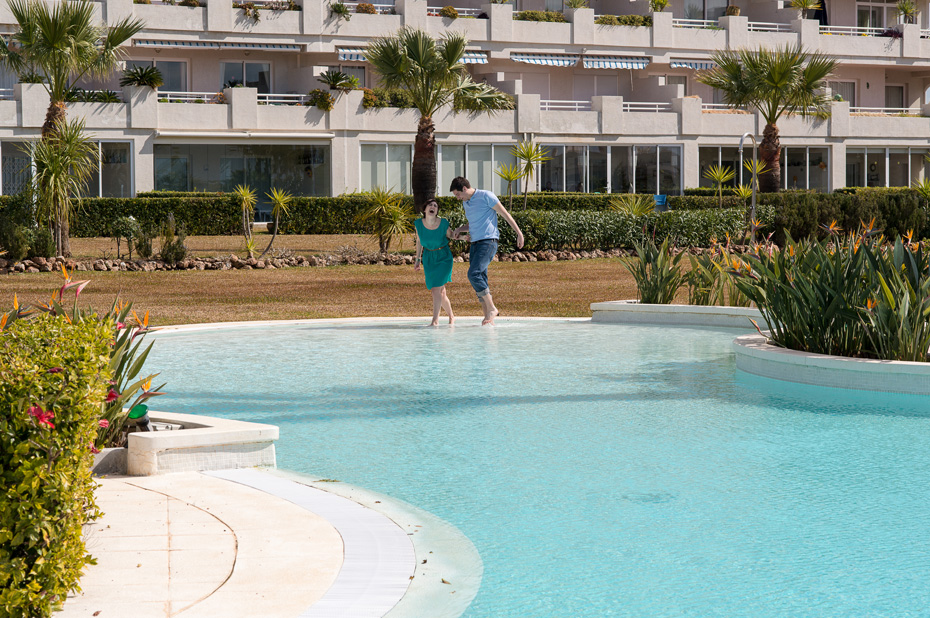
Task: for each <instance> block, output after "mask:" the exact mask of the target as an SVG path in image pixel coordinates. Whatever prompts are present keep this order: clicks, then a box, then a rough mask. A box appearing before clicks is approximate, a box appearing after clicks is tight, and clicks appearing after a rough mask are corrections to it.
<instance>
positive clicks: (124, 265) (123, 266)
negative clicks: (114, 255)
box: [119, 262, 129, 271]
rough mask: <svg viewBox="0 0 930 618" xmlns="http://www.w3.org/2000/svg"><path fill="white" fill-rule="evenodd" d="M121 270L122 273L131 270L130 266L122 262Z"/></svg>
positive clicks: (120, 264)
mask: <svg viewBox="0 0 930 618" xmlns="http://www.w3.org/2000/svg"><path fill="white" fill-rule="evenodd" d="M119 269H120V270H121V271H126V270H129V266H127V265H126V262H120V263H119Z"/></svg>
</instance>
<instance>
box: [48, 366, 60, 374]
mask: <svg viewBox="0 0 930 618" xmlns="http://www.w3.org/2000/svg"><path fill="white" fill-rule="evenodd" d="M61 371H62V369H61V367H52V368H51V369H49V370H48V372H49V373H61Z"/></svg>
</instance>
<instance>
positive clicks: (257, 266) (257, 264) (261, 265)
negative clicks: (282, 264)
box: [253, 260, 265, 268]
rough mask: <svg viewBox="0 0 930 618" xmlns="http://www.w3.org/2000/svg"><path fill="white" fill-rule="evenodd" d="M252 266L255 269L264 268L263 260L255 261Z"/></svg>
mask: <svg viewBox="0 0 930 618" xmlns="http://www.w3.org/2000/svg"><path fill="white" fill-rule="evenodd" d="M253 266H255V268H264V267H265V260H256V261H255V264H253Z"/></svg>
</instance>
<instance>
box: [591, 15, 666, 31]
mask: <svg viewBox="0 0 930 618" xmlns="http://www.w3.org/2000/svg"><path fill="white" fill-rule="evenodd" d="M594 23H596V24H598V25H600V26H632V27H634V28H637V27H643V26H645V27H646V28H651V27H652V15H598V17H597V19H595V20H594Z"/></svg>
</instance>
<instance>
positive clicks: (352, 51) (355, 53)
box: [339, 47, 365, 62]
mask: <svg viewBox="0 0 930 618" xmlns="http://www.w3.org/2000/svg"><path fill="white" fill-rule="evenodd" d="M339 60H341V61H342V62H365V48H364V47H340V48H339Z"/></svg>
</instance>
